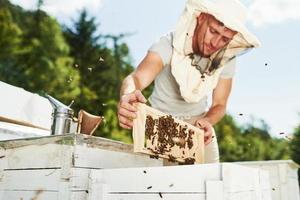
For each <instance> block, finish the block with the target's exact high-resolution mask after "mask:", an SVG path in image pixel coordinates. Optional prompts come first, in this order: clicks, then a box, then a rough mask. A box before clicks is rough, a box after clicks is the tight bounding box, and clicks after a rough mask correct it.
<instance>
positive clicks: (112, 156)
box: [0, 132, 162, 200]
mask: <svg viewBox="0 0 300 200" xmlns="http://www.w3.org/2000/svg"><path fill="white" fill-rule="evenodd" d="M0 134H1V132H0ZM144 166H162V161H161V160H153V159H150V158H149V157H148V156H145V155H143V154H138V153H133V146H132V145H128V144H124V143H121V142H117V141H112V140H108V139H104V138H99V137H93V136H87V135H82V134H76V135H75V134H70V135H61V136H48V137H39V138H26V139H17V140H9V141H1V142H0V200H15V199H16V200H21V199H22V200H37V199H43V200H86V199H87V198H88V193H89V186H88V176H89V173H90V171H91V170H92V169H99V170H100V169H106V168H109V169H111V168H121V167H122V168H124V167H125V168H126V167H144Z"/></svg>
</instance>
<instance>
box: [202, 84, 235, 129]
mask: <svg viewBox="0 0 300 200" xmlns="http://www.w3.org/2000/svg"><path fill="white" fill-rule="evenodd" d="M231 87H232V79H220V80H219V82H218V84H217V86H216V88H215V89H214V91H213V98H212V105H211V107H210V109H209V111H208V112H207V113H206V115H205V117H204V119H205V120H207V121H208V122H209V123H210V124H211V125H214V124H216V123H217V122H219V121H220V120H221V119H222V118H223V116H224V115H225V112H226V105H227V100H228V97H229V95H230V92H231Z"/></svg>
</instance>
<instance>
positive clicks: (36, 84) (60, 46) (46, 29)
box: [0, 3, 79, 101]
mask: <svg viewBox="0 0 300 200" xmlns="http://www.w3.org/2000/svg"><path fill="white" fill-rule="evenodd" d="M7 5H8V8H9V12H10V13H11V15H12V19H13V20H10V21H9V20H7V21H6V22H7V23H10V24H11V27H13V26H14V24H17V25H18V27H20V29H21V33H20V34H18V35H17V36H16V39H15V40H17V41H19V42H18V43H17V45H16V47H15V48H16V49H18V51H17V52H18V53H17V54H15V55H14V54H11V55H14V59H10V61H13V62H12V63H11V64H6V62H5V60H3V59H1V60H0V63H2V64H1V70H0V71H1V79H2V80H3V81H5V82H8V83H10V84H13V85H16V86H19V87H23V88H24V89H26V90H29V91H31V92H37V93H41V92H47V93H49V94H52V95H53V96H55V97H56V98H58V99H60V100H63V101H71V99H73V98H75V97H76V95H78V93H79V89H78V86H77V85H78V81H79V75H78V73H77V72H76V71H75V70H74V69H73V68H72V62H73V61H72V58H71V57H69V56H68V51H69V48H68V45H67V44H66V42H65V40H64V37H63V34H62V31H61V28H60V25H59V24H58V23H57V21H56V20H54V19H53V18H51V17H49V16H48V15H47V14H46V13H44V12H43V11H41V10H38V11H31V12H28V11H24V10H23V9H21V8H19V7H16V6H14V5H11V4H9V3H8V4H7ZM37 12H39V17H38V18H37V17H36V15H37ZM37 24H38V25H37ZM37 33H38V34H37ZM0 40H1V42H2V41H3V40H4V38H3V39H2V38H1V39H0ZM11 41H13V40H11ZM1 48H3V49H4V51H8V50H9V49H8V47H7V46H3V47H1ZM0 57H1V56H0ZM3 61H4V62H3ZM70 79H72V81H70ZM68 82H70V83H68Z"/></svg>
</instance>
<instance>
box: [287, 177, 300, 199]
mask: <svg viewBox="0 0 300 200" xmlns="http://www.w3.org/2000/svg"><path fill="white" fill-rule="evenodd" d="M299 194H300V192H299V185H298V180H297V179H290V180H289V181H288V196H287V197H285V198H286V199H287V200H300V197H299Z"/></svg>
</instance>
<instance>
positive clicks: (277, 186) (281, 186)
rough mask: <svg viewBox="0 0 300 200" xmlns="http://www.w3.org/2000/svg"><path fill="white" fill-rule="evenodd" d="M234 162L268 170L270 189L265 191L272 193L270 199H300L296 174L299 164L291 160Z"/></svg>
mask: <svg viewBox="0 0 300 200" xmlns="http://www.w3.org/2000/svg"><path fill="white" fill-rule="evenodd" d="M236 164H239V165H244V166H247V167H253V168H259V169H264V170H266V171H268V172H269V176H270V178H269V180H270V186H271V190H265V191H268V192H270V193H271V194H272V200H300V197H299V196H300V195H299V186H298V174H297V170H298V168H299V165H297V164H296V163H294V162H293V161H291V160H276V161H256V162H238V163H236ZM264 188H265V189H267V188H266V187H264ZM265 193H266V192H265ZM265 193H264V194H265Z"/></svg>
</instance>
